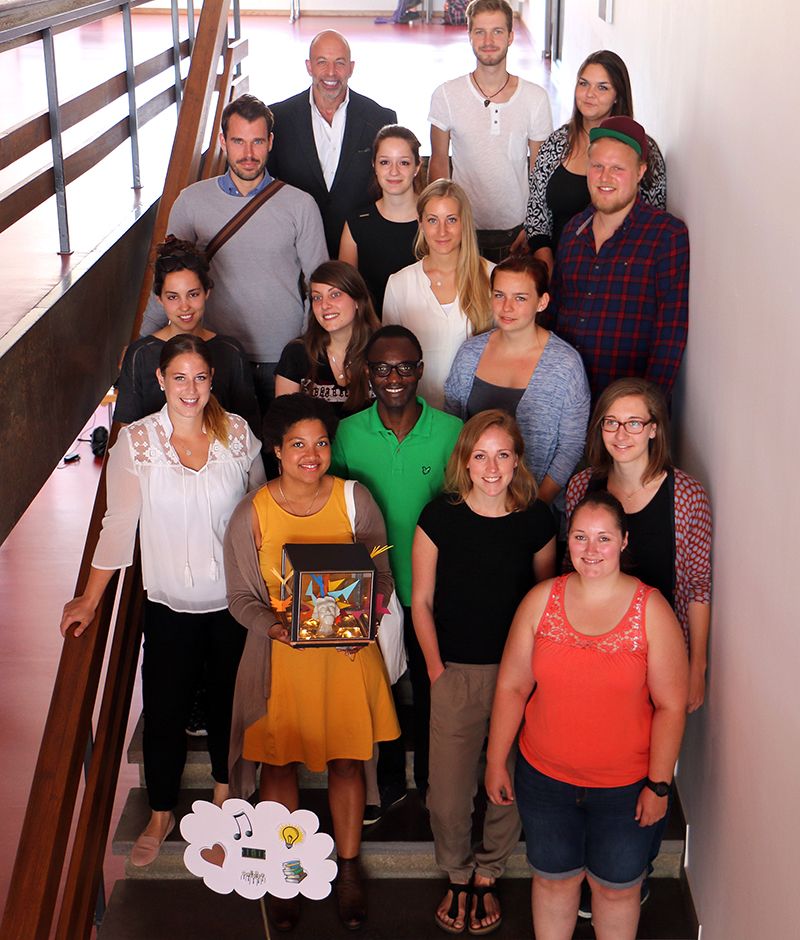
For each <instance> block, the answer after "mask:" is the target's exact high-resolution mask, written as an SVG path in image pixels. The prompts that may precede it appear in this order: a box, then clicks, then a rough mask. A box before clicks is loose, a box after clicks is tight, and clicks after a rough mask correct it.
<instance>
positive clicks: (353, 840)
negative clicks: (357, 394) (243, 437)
mask: <svg viewBox="0 0 800 940" xmlns="http://www.w3.org/2000/svg"><path fill="white" fill-rule="evenodd" d="M336 423H337V422H336V418H335V416H334V415H333V412H332V410H331V409H330V406H329V405H328V404H327V403H326V402H322V401H320V400H318V399H315V398H311V397H310V396H308V395H304V394H302V393H297V394H294V395H284V396H281V397H279V398H277V399H276V400H275V401H274V402H273V404H272V406H271V407H270V410H269V412H268V413H267V416H266V418H265V420H264V434H265V437H266V440H267V441H268V446H269V445H271V446H272V447H273V448H274V451H275V455H276V457H277V458H278V460H279V462H280V467H281V475H280V476H279V477H278V478H277V479H275V480H271V481H270V482H269V483H268V484H267V485H266V486H264V487H262V488H261V489H260V490H259V491H258V492H257V493H255V494H251V495H250V498H248V499H245V500H243V501H242V502H241V503H240V504H239V506H238V508H237V509H236V511H235V513H234V515H233V518H232V519H231V523H230V526H229V527H228V532H227V534H226V537H225V566H226V574H227V577H228V582H227V583H228V592H229V593H228V602H229V605H230V610H231V613H232V614H233V615H234V617H235V618H236V619H237V620H238V621H239V623H241V624H242V625H243V626H245V627H247V629H248V638H247V641H246V644H245V651H244V653H243V656H242V665H241V666H240V669H239V675H238V677H237V685H236V696H235V699H234V718H233V729H232V736H231V790H232V793H233V794H235V795H237V796H243V797H246V796H249V794H250V793H251V792H252V790H253V789H254V785H255V762H260V763H261V782H260V785H259V799H262V800H274V801H276V802H278V803H282V804H283V805H284V806H286V807H287V808H288V809H289V810H296V809H298V807H299V790H298V784H297V764H298V763H303V764H305V765H306V766H307V767H308V768H309V769H310V770H313V771H323V770H325V769H327V771H328V798H329V802H330V808H331V815H332V817H333V834H334V838H335V840H336V850H337V855H338V865H339V877H338V881H337V894H338V900H339V913H340V915H341V918H342V921H343V923H344V924H345V926H347V927H349V928H351V929H355V928H356V927H360V926H361V924H362V923H363V922H364V919H365V917H366V905H365V901H364V893H363V889H362V886H361V878H360V874H359V864H358V853H359V848H360V844H361V825H362V820H363V818H364V806H365V785H364V761H366V760H369V759H370V757H371V756H372V751H373V746H374V744H375V742H377V741H388V740H393V739H394V738H396V737H398V735H399V734H400V728H399V725H398V723H397V716H396V714H395V710H394V704H393V701H392V695H391V691H390V687H389V679H388V676H387V674H386V668H385V666H384V664H383V659H382V657H381V653H380V650H379V649H378V647H377V644H375V643H373V644H371V645H370V646H367V647H363V648H361V649H360V650H358V651H356V652H347V651H340V650H337V649H330V648H329V649H304V650H298V649H294V648H293V647H292V646H291V645H290V644H289V635H288V632H287V630H286V627H285V626H284V624H283V623H282V622H281V621H280V620H279V619H278V616H277V615H276V613H275V611H274V609H273V606H272V604H271V601H270V598H277V597H279V594H280V581H279V578H278V574H277V573H278V572H279V571H280V567H281V550H282V548H283V545H284V544H285V543H287V542H294V543H296V542H307V543H325V542H352V541H358V542H362V543H364V544H365V545H366V546H367V548H368V549H369V550H370V551H372V550H373V549H374V548H375V547H376V546H383V545H385V544H386V530H385V527H384V523H383V518H382V516H381V513H380V510H379V509H378V507H377V506H376V505H375V502H374V500H373V499H372V497H371V496H370V494H369V492H368V491H367V490H366V489H365V488H364V487H363V486H361V485H360V484H358V483H355V484H353V483H349V482H345V481H344V480H340V479H338V478H337V477H333V476H329V475H328V473H327V470H328V467H329V466H330V449H331V443H332V441H333V436H334V434H335V430H336ZM375 565H376V568H377V569H378V575H377V583H376V592H377V595H378V602H379V608H380V607H384V606H385V605H384V604H383V603H381V600H382V598H383V599H384V600H386V601H388V598H389V596H390V595H391V592H392V588H393V582H392V577H391V572H390V571H389V567H388V562H387V561H386V553H385V552H383V553H381V554H379V555H377V556H376V558H375ZM275 641H277V642H275ZM298 911H299V909H298V899H297V898H292V899H289V900H278V899H273V901H272V904H271V915H272V918H273V920H274V921H275V924H276V926H278V927H279V929H283V930H289V929H291V927H293V926H294V924H295V922H296V920H297V916H298Z"/></svg>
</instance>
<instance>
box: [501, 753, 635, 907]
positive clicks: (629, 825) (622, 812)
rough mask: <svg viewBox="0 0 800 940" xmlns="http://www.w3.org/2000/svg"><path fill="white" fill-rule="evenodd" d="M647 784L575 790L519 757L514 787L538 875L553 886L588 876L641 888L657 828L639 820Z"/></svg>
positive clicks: (530, 857) (608, 884)
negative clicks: (637, 805) (639, 800)
mask: <svg viewBox="0 0 800 940" xmlns="http://www.w3.org/2000/svg"><path fill="white" fill-rule="evenodd" d="M645 780H646V778H642V779H641V780H639V781H637V782H636V783H632V784H630V785H628V786H624V787H576V786H574V785H573V784H570V783H563V782H562V781H560V780H554V779H553V778H552V777H548V776H546V775H545V774H543V773H540V772H539V771H538V770H536V769H535V768H534V767H531V765H530V764H529V763H528V762H527V761H526V760H525V758H524V757H523V756H522V754H520V755H519V756H518V757H517V767H516V773H515V784H514V785H515V789H516V795H517V805H518V807H519V815H520V817H521V819H522V826H523V829H524V830H525V842H526V845H527V852H528V861H529V862H530V863H531V867H532V868H533V870H534V872H535V873H536V874H537V875H539V876H540V877H542V878H547V879H549V880H554V881H555V880H562V879H566V878H573V877H574V876H575V875H580V874H582V873H583V872H587V873H588V874H590V875H591V876H592V878H594V880H595V881H597V882H599V883H600V884H602V885H605V886H606V887H609V888H617V889H623V888H632V887H633V886H634V885H637V884H639V883H640V882H641V880H642V879H643V878H644V876H645V872H646V868H647V862H648V855H649V853H650V847H651V845H652V841H653V827H652V826H640V825H639V823H638V822H637V821H636V819H635V815H636V803H637V802H638V799H639V794H640V793H641V792H642V788H643V787H644V782H645Z"/></svg>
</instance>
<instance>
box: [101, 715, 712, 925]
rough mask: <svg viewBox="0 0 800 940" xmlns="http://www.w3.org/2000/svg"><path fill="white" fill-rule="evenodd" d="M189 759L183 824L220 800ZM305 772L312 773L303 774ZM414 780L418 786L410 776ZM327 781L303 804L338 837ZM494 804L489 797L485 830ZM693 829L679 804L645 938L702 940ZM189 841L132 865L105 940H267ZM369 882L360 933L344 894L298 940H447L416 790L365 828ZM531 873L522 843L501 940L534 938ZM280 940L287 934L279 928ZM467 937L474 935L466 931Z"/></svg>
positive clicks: (117, 839)
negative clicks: (203, 804) (189, 865)
mask: <svg viewBox="0 0 800 940" xmlns="http://www.w3.org/2000/svg"><path fill="white" fill-rule="evenodd" d="M141 725H142V722H141V719H140V721H139V724H138V725H137V728H136V731H135V732H134V735H133V738H132V740H131V743H130V746H129V748H128V761H129V762H130V763H138V764H139V774H140V782H141V784H142V786H141V787H138V788H136V789H133V790H131V792H130V794H129V796H128V799H127V802H126V805H125V810H124V812H123V814H122V818H121V819H120V823H119V826H118V828H117V831H116V834H115V836H114V842H113V851H114V854H115V855H125V856H130V852H131V849H132V848H133V843H134V842H135V840H136V838H137V837H138V835H139V833H140V832H141V831H142V829H144V827H145V825H146V824H147V820H148V819H149V815H150V810H149V808H148V806H147V796H146V793H145V790H144V786H143V785H144V779H143V776H142V773H143V772H142V767H141V761H142V737H141ZM188 742H189V754H188V758H187V763H186V769H185V771H184V776H183V781H182V792H181V801H180V803H179V804H178V808H177V811H176V815H177V816H178V817H180V816H182V815H184V814H185V813H188V812H190V811H191V805H192V802H193V801H194V800H196V799H204V800H210V799H211V794H212V789H213V780H212V778H211V775H210V765H209V762H208V755H207V753H206V749H205V739H203V738H191V737H190V738H189V739H188ZM301 771H303V768H301ZM409 779H413V778H412V777H411V775H410V774H409ZM325 784H326V781H325V774H312V773H309V772H308V771H303V772H301V777H300V787H301V790H300V803H301V806H303V807H304V808H307V809H310V810H313V811H314V812H315V813H316V814H317V815H318V816H319V819H320V829H321V831H324V832H332V831H333V830H332V826H331V819H330V813H329V811H328V803H327V791H326V789H325ZM484 806H485V795H484V794H483V792H482V791H481V793H479V796H478V800H477V807H476V813H475V816H476V825H477V824H479V823H480V819H481V817H482V814H483V808H484ZM685 829H686V825H685V821H684V817H683V811H682V809H681V806H680V800H679V799H677V798H676V799H675V800H674V802H673V808H672V815H671V818H670V822H669V826H668V827H667V833H666V838H665V840H664V843H663V845H662V849H661V855H659V857H658V860H657V862H656V870H655V874H654V876H653V877H652V878H651V879H650V885H651V897H650V900H649V901H648V902H647V904H646V905H645V906H644V907H643V908H642V916H641V920H640V923H639V933H638V937H639V938H640V940H694V938H695V937H696V936H697V926H696V925H697V921H696V919H695V918H694V912H693V908H692V904H691V898H690V897H689V894H688V891H686V890H685V887H684V884H683V881H682V877H681V876H682V859H683V851H684V833H685ZM185 848H186V843H185V842H184V841H183V839H182V837H181V834H180V832H179V827H177V826H176V827H175V829H174V830H173V832H172V834H171V835H170V836H169V838H168V839H167V841H166V842H165V843H164V846H163V847H162V850H161V854H160V855H159V857H158V859H156V861H155V862H153V863H152V864H151V865H149V866H148V867H147V868H135V867H134V866H132V865H131V864H130V861H129V860H128V861H127V862H126V879H125V880H120V881H118V882H117V883H116V884H115V886H114V890H113V892H112V895H111V898H110V900H109V903H108V910H107V912H106V916H105V919H104V920H103V923H102V925H101V927H100V930H99V933H98V940H212V938H213V940H258V938H262V937H265V936H266V934H265V931H264V924H263V920H262V914H261V906H260V904H259V903H258V902H257V901H248V900H245V899H244V898H241V897H239V896H238V895H237V894H235V893H234V894H230V895H219V894H216V893H215V892H213V891H211V890H210V889H208V888H207V887H206V886H205V885H204V884H203V882H202V881H201V880H200V879H198V878H195V877H194V876H192V875H190V874H189V872H188V871H187V870H186V869H185V868H184V866H183V852H184V849H185ZM361 857H362V861H363V867H364V873H365V875H366V877H367V879H368V885H367V899H368V905H369V908H368V910H369V914H368V917H367V922H366V924H365V925H364V927H363V928H362V929H361V930H359V931H358V932H357V933H356V934H353V932H351V931H349V930H347V929H346V928H345V927H344V926H343V925H342V924H341V923H340V921H339V916H338V911H337V906H336V899H335V891H332V893H331V895H330V896H329V897H328V898H326V899H325V900H323V901H308V900H306V899H305V898H303V899H302V901H301V914H300V921H299V923H298V925H297V927H296V928H295V930H294V931H293V932H292V934H291V936H292V937H294V938H295V940H336V938H340V937H341V938H344V937H352V936H354V935H355V936H358V937H360V938H362V940H428V938H431V940H434V938H435V940H442V937H443V936H444V933H443V932H442V931H441V930H440V929H439V928H438V927H437V926H436V925H435V924H434V920H433V915H434V911H435V910H436V907H437V905H438V904H439V902H440V901H441V898H442V896H443V892H444V889H445V885H446V881H445V879H444V877H443V875H442V873H441V872H440V871H439V870H438V869H437V867H436V863H435V861H434V855H433V837H432V835H431V830H430V826H429V824H428V816H427V812H426V810H425V806H424V804H423V802H422V800H421V799H420V797H419V794H418V793H417V791H416V790H414V789H411V790H409V794H408V796H407V797H406V799H405V800H404V801H403V802H402V803H400V804H398V805H397V806H395V807H393V808H392V809H391V810H389V812H388V813H387V814H386V815H385V816H384V817H383V818H382V819H381V820H380V821H379V822H377V823H375V824H374V825H372V826H367V827H365V828H364V836H363V843H362V849H361ZM530 885H531V879H530V871H529V868H528V864H527V861H526V859H525V850H524V844H523V843H520V845H518V846H517V850H516V852H515V853H514V855H513V856H512V857H511V859H510V860H509V864H508V868H507V871H506V874H505V876H504V878H503V879H502V881H501V882H500V890H499V896H500V902H501V904H502V907H503V923H502V925H501V926H500V928H499V929H498V930H497V931H496V932H495V933H494V934H493V936H494V937H497V938H498V940H504V938H506V940H511V938H514V940H523V938H525V940H530V938H532V937H533V925H532V921H531V908H530ZM270 930H271V936H272V937H273V938H274V937H275V936H278V935H279V934H278V931H276V930H275V928H274V927H272V926H270ZM464 936H468V933H466V932H465V934H464ZM574 936H575V938H576V940H583V938H592V937H594V930H593V928H592V926H591V924H590V923H589V922H588V921H579V923H578V925H577V927H576V930H575V934H574Z"/></svg>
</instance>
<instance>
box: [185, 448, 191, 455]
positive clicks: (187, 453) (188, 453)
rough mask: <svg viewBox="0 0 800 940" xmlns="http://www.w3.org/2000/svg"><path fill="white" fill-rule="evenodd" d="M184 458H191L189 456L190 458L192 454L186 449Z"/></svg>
mask: <svg viewBox="0 0 800 940" xmlns="http://www.w3.org/2000/svg"><path fill="white" fill-rule="evenodd" d="M186 456H187V457H191V456H192V452H191V451H190V450H189V448H188V447H187V448H186Z"/></svg>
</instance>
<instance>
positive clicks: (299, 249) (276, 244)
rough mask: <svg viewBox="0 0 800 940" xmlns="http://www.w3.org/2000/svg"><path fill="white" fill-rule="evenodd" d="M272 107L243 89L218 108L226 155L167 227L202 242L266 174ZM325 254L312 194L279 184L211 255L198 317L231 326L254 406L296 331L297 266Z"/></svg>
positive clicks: (146, 329) (157, 312) (263, 403)
mask: <svg viewBox="0 0 800 940" xmlns="http://www.w3.org/2000/svg"><path fill="white" fill-rule="evenodd" d="M272 124H273V120H272V112H271V111H270V109H269V108H268V107H267V106H266V105H265V104H264V103H263V102H262V101H259V100H258V98H255V97H253V96H252V95H242V96H241V97H240V98H237V99H236V100H235V101H233V102H231V103H230V104H229V105H228V106H227V107H226V108H225V111H224V112H223V115H222V132H221V134H220V140H221V143H222V148H223V150H224V151H225V153H226V154H227V157H228V172H227V173H226V174H225V175H224V176H219V177H216V178H215V179H210V180H201V181H200V182H198V183H194V184H193V185H192V186H188V187H187V188H186V189H184V190H183V192H182V193H181V194H180V196H178V198H177V199H176V200H175V203H174V205H173V207H172V211H171V212H170V216H169V224H168V231H169V232H170V233H171V234H173V235H175V236H176V237H177V238H184V239H188V240H190V241H193V242H194V243H195V244H196V245H197V247H198V248H200V249H201V250H203V251H204V250H205V249H206V247H207V246H208V243H209V242H210V241H211V239H212V238H213V237H214V236H215V235H216V234H217V232H219V230H220V229H221V228H222V227H223V226H224V225H225V223H226V222H228V220H229V219H231V218H232V217H233V216H234V215H236V213H237V212H239V210H240V209H241V208H242V206H243V204H244V203H243V200H244V199H247V198H252V197H253V196H255V195H256V194H257V193H259V192H261V191H262V190H263V189H264V188H265V187H266V186H268V185H269V183H270V182H272V177H271V176H270V175H269V173H268V172H267V169H266V164H267V154H268V153H269V151H270V148H271V147H272ZM327 260H328V252H327V248H326V245H325V233H324V229H323V226H322V219H321V217H320V214H319V209H318V208H317V204H316V203H315V201H314V199H313V198H312V197H311V196H309V195H308V194H307V193H304V192H301V191H300V190H299V189H295V188H294V187H293V186H284V187H283V189H281V190H279V191H278V192H277V193H276V194H275V195H274V196H273V197H272V198H271V199H269V200H268V201H267V202H266V203H265V204H264V205H263V206H261V207H260V208H259V209H258V210H257V211H256V212H255V214H254V215H252V216H251V217H250V218H249V219H248V220H247V222H246V223H245V224H244V225H243V226H242V227H241V228H240V229H239V231H238V232H236V234H235V235H233V236H231V238H229V239H228V241H226V242H225V244H224V245H222V247H221V248H220V249H219V251H218V252H217V253H216V254H215V255H214V258H213V260H212V262H211V275H212V277H213V278H214V289H213V290H212V291H211V293H210V294H209V297H208V301H207V303H206V312H205V317H204V321H203V325H204V326H205V327H206V328H207V329H209V330H213V331H214V332H215V333H223V334H227V335H229V336H234V337H235V338H236V339H238V340H239V342H240V343H241V344H242V345H243V346H244V350H245V353H246V354H247V357H248V359H249V360H250V362H251V365H252V367H253V377H254V380H255V385H256V395H257V397H258V402H259V406H260V408H261V411H262V415H263V413H264V411H265V410H266V408H267V406H268V405H269V402H270V400H271V399H272V397H273V396H274V389H275V377H274V372H275V366H276V364H277V362H278V360H279V359H280V355H281V352H282V350H283V347H284V346H285V345H286V344H287V343H288V342H290V341H291V340H293V339H294V338H295V337H296V336H299V335H300V333H301V332H302V331H303V327H304V317H305V310H304V306H303V299H302V297H301V294H300V277H301V272H302V273H303V274H304V275H305V276H306V277H308V276H309V275H310V274H311V273H312V271H313V270H314V269H315V268H316V267H317V266H318V265H319V264H321V263H322V262H323V261H327ZM165 322H166V321H165V318H164V314H163V308H162V307H161V305H160V304H159V303H158V302H157V301H156V299H155V297H151V299H150V304H149V305H148V307H147V310H146V311H145V315H144V319H143V321H142V330H141V335H142V336H147V335H149V334H151V333H154V332H155V331H156V330H159V329H160V328H161V327H162V326H164V324H165Z"/></svg>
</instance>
